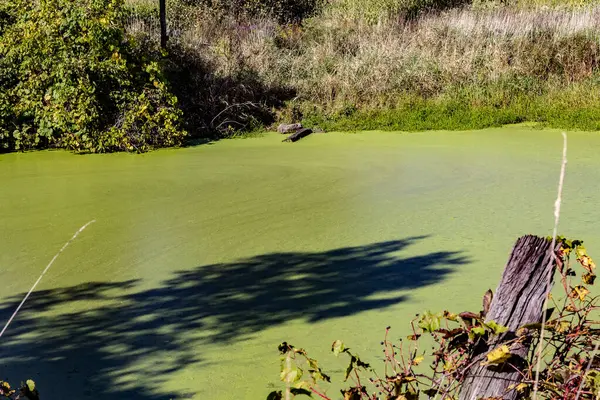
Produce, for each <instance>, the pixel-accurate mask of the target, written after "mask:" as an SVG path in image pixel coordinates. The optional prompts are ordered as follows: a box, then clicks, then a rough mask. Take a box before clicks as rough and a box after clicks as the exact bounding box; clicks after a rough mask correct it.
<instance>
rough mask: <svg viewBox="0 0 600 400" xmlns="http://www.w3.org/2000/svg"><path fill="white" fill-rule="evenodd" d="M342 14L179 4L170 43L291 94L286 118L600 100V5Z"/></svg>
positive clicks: (133, 27) (222, 71)
mask: <svg viewBox="0 0 600 400" xmlns="http://www.w3.org/2000/svg"><path fill="white" fill-rule="evenodd" d="M337 1H351V0H337ZM342 11H343V7H340V6H339V4H338V5H337V6H335V7H333V6H331V7H329V8H327V9H325V10H324V11H323V12H322V13H321V14H320V15H318V16H316V17H313V18H310V19H307V20H305V21H304V22H303V24H301V25H280V24H278V23H277V22H276V21H274V20H271V19H268V18H264V17H263V18H246V19H240V18H239V17H238V18H233V17H231V16H229V15H224V14H218V13H215V12H214V11H212V10H209V9H206V8H200V7H185V6H174V7H173V9H172V10H170V15H171V20H170V23H171V27H170V29H171V43H172V45H173V46H174V48H177V49H178V50H177V51H181V50H182V49H183V50H184V51H185V52H186V54H187V56H188V57H191V58H195V59H197V60H201V61H202V63H203V65H206V66H210V77H209V76H205V77H204V78H205V79H208V80H207V81H206V82H205V83H206V84H208V86H210V85H211V82H212V81H211V80H214V82H219V81H220V80H222V79H229V78H230V79H237V78H239V77H240V76H252V77H253V81H254V82H260V85H262V89H261V90H262V91H264V90H265V89H264V88H286V89H289V90H293V92H294V96H290V98H287V99H285V100H287V102H286V104H287V106H286V107H284V108H283V111H280V113H281V114H282V115H281V116H280V118H285V119H300V118H301V117H302V116H304V117H306V116H307V115H313V114H314V115H317V114H318V115H321V116H322V117H323V118H337V117H340V116H341V117H344V116H348V115H350V114H353V113H355V112H356V111H361V110H362V111H365V110H367V111H368V110H371V111H372V110H392V109H396V108H402V107H405V108H406V107H409V106H411V107H414V104H415V101H416V102H417V103H419V104H421V103H422V102H423V101H425V102H434V103H437V104H440V103H443V102H448V101H451V102H456V101H460V102H462V103H464V104H466V105H469V106H473V107H478V106H486V107H487V106H489V107H493V108H503V107H508V106H509V105H510V104H512V103H514V102H515V101H517V99H518V101H519V102H520V104H521V105H520V107H521V108H522V107H528V104H525V103H527V102H531V101H535V99H536V98H541V97H543V96H545V99H546V100H545V101H558V100H557V99H558V98H559V97H560V96H564V98H563V100H560V104H561V107H562V106H564V107H577V106H581V107H584V106H585V107H587V106H590V107H592V106H593V107H596V105H597V104H596V103H594V104H591V103H590V102H591V101H592V100H593V99H590V98H588V97H589V95H590V93H593V91H594V90H596V89H597V88H598V85H597V84H598V79H597V71H598V65H599V60H600V5H594V4H592V5H588V6H585V7H571V8H568V9H567V8H559V9H557V8H547V7H546V8H540V7H491V8H490V7H463V8H459V9H452V10H449V11H444V12H438V13H430V14H426V15H422V16H420V17H418V18H406V16H403V15H401V14H395V16H392V14H387V16H386V17H380V18H378V19H377V20H376V21H373V20H372V19H369V18H363V17H361V16H360V15H358V16H357V15H356V13H353V12H348V13H344V12H342ZM129 29H130V31H136V32H138V34H146V35H150V36H152V37H154V38H155V40H156V38H157V33H158V30H157V27H156V21H155V20H154V19H150V20H149V19H147V18H146V19H145V20H144V21H143V22H142V21H141V20H140V18H137V17H134V18H132V20H131V23H130V27H129ZM253 89H254V88H253V87H251V86H248V85H246V86H245V88H244V90H247V91H250V92H251V91H252V90H253ZM289 90H288V92H289ZM247 97H249V98H252V99H253V100H260V99H256V98H254V97H256V96H254V97H253V96H247ZM258 97H260V96H258ZM565 99H566V100H565ZM407 102H408V103H407ZM523 102H525V103H523ZM228 104H229V103H228ZM407 104H408V106H407ZM557 104H558V103H557ZM222 106H223V107H224V106H225V104H223V105H222ZM559 108H560V107H559ZM588 108H589V107H588ZM217 109H218V108H217ZM215 111H216V110H215ZM542 111H543V110H542ZM536 112H537V113H538V114H539V113H540V112H541V111H540V109H539V107H538V110H537V111H536ZM588 114H589V113H588ZM590 115H591V114H590ZM524 118H525V119H527V118H529V117H524ZM599 119H600V117H599Z"/></svg>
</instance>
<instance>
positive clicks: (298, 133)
mask: <svg viewBox="0 0 600 400" xmlns="http://www.w3.org/2000/svg"><path fill="white" fill-rule="evenodd" d="M311 133H312V129H309V128H304V129H300V130H298V131H296V132H295V133H292V134H291V135H290V136H288V137H287V138H286V139H284V140H283V141H284V142H295V141H297V140H300V139H302V138H303V137H305V136H308V135H310V134H311Z"/></svg>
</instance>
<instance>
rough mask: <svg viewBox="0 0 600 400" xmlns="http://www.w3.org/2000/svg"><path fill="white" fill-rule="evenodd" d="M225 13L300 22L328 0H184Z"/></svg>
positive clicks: (282, 21)
mask: <svg viewBox="0 0 600 400" xmlns="http://www.w3.org/2000/svg"><path fill="white" fill-rule="evenodd" d="M182 1H183V2H184V3H188V4H195V5H201V6H205V7H209V8H210V9H212V10H215V11H219V12H221V13H225V14H233V15H236V16H238V17H241V16H245V17H248V16H251V17H257V16H263V17H270V18H275V19H276V20H278V21H279V22H281V23H289V22H300V21H302V20H303V19H305V18H308V17H310V16H312V15H314V14H316V13H317V12H319V11H320V10H321V8H322V7H323V5H324V4H325V2H326V0H266V1H265V0H182Z"/></svg>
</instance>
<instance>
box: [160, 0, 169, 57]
mask: <svg viewBox="0 0 600 400" xmlns="http://www.w3.org/2000/svg"><path fill="white" fill-rule="evenodd" d="M158 5H159V17H160V47H162V48H163V49H164V48H165V47H167V39H168V36H167V0H158Z"/></svg>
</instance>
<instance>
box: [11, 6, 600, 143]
mask: <svg viewBox="0 0 600 400" xmlns="http://www.w3.org/2000/svg"><path fill="white" fill-rule="evenodd" d="M157 3H158V1H156V0H127V3H126V4H123V3H122V2H121V0H40V1H38V2H27V1H24V0H17V1H12V0H0V151H2V150H4V151H11V150H21V149H29V148H45V147H63V148H69V149H74V150H77V151H90V152H92V151H93V152H105V151H121V150H123V151H145V150H149V149H152V148H157V147H163V146H173V145H179V144H182V143H184V141H185V140H186V139H196V138H218V137H225V136H229V135H232V134H235V133H237V132H243V131H254V130H256V129H260V128H261V127H265V126H270V125H272V124H274V123H277V122H279V121H285V122H304V123H305V124H308V125H319V126H320V127H321V128H323V129H325V130H354V129H394V130H396V129H397V130H425V129H471V128H483V127H488V126H497V125H502V124H510V123H518V122H524V121H532V122H539V123H542V124H545V125H548V126H552V127H561V128H576V129H587V130H598V129H600V97H598V96H597V92H598V89H599V88H600V72H599V68H598V65H599V60H600V2H597V1H595V0H593V1H589V0H582V1H578V2H576V1H573V2H555V1H553V0H515V1H508V2H507V1H503V2H499V1H495V0H472V1H469V2H467V1H466V0H385V1H381V0H364V1H359V0H269V1H260V2H257V1H254V0H167V5H168V9H167V14H168V25H169V42H168V48H167V50H166V51H161V50H160V49H159V31H160V30H159V22H158V5H157Z"/></svg>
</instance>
